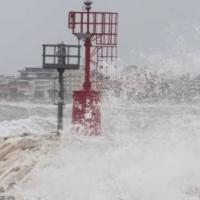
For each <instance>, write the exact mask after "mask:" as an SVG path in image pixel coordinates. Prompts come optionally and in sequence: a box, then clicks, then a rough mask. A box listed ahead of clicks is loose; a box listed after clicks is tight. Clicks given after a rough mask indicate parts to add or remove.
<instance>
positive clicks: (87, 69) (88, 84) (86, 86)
mask: <svg viewBox="0 0 200 200" xmlns="http://www.w3.org/2000/svg"><path fill="white" fill-rule="evenodd" d="M84 4H85V8H86V10H87V33H90V9H91V5H92V2H90V1H87V2H84ZM90 48H91V38H90V37H89V38H86V39H85V83H84V84H83V88H84V89H90V88H91V82H90Z"/></svg>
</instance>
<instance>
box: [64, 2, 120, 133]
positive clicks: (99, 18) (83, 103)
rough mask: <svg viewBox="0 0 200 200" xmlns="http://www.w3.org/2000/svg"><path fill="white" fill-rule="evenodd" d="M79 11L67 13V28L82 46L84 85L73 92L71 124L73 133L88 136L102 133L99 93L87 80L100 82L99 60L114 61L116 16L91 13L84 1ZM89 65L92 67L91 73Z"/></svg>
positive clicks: (115, 53)
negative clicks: (77, 132) (93, 67)
mask: <svg viewBox="0 0 200 200" xmlns="http://www.w3.org/2000/svg"><path fill="white" fill-rule="evenodd" d="M84 4H85V6H84V10H85V11H82V12H75V11H71V12H69V16H68V28H69V29H72V33H73V34H74V35H75V36H76V37H77V38H78V39H79V40H81V41H83V42H84V46H85V82H84V84H83V89H82V90H79V91H74V94H73V98H74V99H73V111H72V124H73V127H74V128H73V130H76V131H78V130H79V129H80V128H82V129H80V130H82V131H84V132H85V133H89V134H90V135H99V134H100V133H101V130H100V129H101V113H100V106H99V105H100V98H101V93H100V91H96V90H94V89H91V80H90V78H91V77H92V76H94V75H96V81H97V82H100V81H101V80H99V78H98V77H99V76H98V74H99V72H98V71H99V68H101V67H102V61H105V62H116V60H117V35H118V13H115V12H91V11H90V10H91V5H92V2H90V1H89V0H88V1H87V2H84ZM91 66H95V69H93V70H94V71H93V72H91Z"/></svg>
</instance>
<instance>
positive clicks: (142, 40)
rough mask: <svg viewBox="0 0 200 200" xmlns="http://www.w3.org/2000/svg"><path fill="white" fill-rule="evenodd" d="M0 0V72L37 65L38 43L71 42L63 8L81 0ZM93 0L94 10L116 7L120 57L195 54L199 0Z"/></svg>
mask: <svg viewBox="0 0 200 200" xmlns="http://www.w3.org/2000/svg"><path fill="white" fill-rule="evenodd" d="M0 1H1V6H0V24H1V37H0V74H7V75H12V74H15V73H16V71H17V70H18V69H20V68H22V67H41V63H42V57H41V54H42V47H41V44H43V43H58V42H60V41H65V42H66V43H72V42H73V43H76V39H75V37H74V36H73V35H71V31H70V30H68V28H67V14H68V11H70V10H77V11H78V10H81V7H82V5H83V0H71V1H70V0H17V1H16V0H6V1H4V0H0ZM93 2H94V4H93V7H94V9H95V10H101V11H105V10H106V11H118V12H119V57H120V58H122V59H123V60H125V61H126V63H129V64H130V63H134V64H137V63H138V64H141V65H145V64H147V65H148V64H149V63H151V64H152V63H153V64H155V63H156V62H157V63H158V62H160V61H158V60H159V59H158V58H157V57H158V55H159V56H160V60H163V59H164V58H166V59H168V60H169V57H170V56H172V57H173V58H172V60H173V59H175V60H177V59H178V61H176V62H179V64H180V62H187V64H188V65H189V64H190V62H192V61H193V60H195V59H194V58H192V61H191V58H190V60H189V61H184V60H183V58H184V55H186V54H187V55H188V53H189V54H197V55H199V56H200V54H198V53H197V52H198V51H199V50H198V48H200V35H199V32H200V30H199V27H200V25H199V20H200V14H199V11H200V9H199V8H200V7H199V6H200V1H199V0H123V1H120V0H94V1H93ZM180 37H181V38H180ZM183 46H184V48H185V46H187V48H186V50H184V52H183V50H180V48H181V49H183ZM180 51H181V52H180ZM177 52H178V53H177ZM199 53H200V51H199ZM177 54H178V55H177ZM138 55H139V56H138ZM142 55H143V56H144V57H145V58H144V59H142ZM150 55H151V56H150ZM155 55H157V57H156V56H155ZM155 57H156V58H155ZM180 57H181V58H180ZM197 57H198V56H197ZM170 58H171V57H170ZM195 58H196V57H195ZM150 61H151V62H150ZM170 62H171V61H170ZM174 62H175V61H174ZM174 62H173V63H174ZM176 62H175V63H176ZM194 63H195V62H194ZM197 63H198V62H197V61H196V63H195V64H196V65H195V66H197ZM153 64H152V65H153ZM155 65H156V64H155ZM180 65H182V64H180ZM164 67H165V66H164ZM194 68H195V69H197V67H194ZM199 68H200V67H199Z"/></svg>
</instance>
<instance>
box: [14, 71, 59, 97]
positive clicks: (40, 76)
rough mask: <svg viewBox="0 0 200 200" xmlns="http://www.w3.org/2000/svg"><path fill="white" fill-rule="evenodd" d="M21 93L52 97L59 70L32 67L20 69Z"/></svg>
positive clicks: (29, 95)
mask: <svg viewBox="0 0 200 200" xmlns="http://www.w3.org/2000/svg"><path fill="white" fill-rule="evenodd" d="M18 72H19V76H18V86H19V87H18V88H19V93H20V94H21V95H24V96H26V97H35V98H39V99H41V98H50V96H51V93H52V90H53V85H54V79H55V78H56V76H57V71H56V70H54V69H43V68H38V67H30V68H25V69H22V70H19V71H18Z"/></svg>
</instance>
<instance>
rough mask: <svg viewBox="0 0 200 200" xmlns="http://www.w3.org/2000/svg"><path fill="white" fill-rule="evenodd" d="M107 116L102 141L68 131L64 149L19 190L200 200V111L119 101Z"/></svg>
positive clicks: (107, 198) (106, 109)
mask: <svg viewBox="0 0 200 200" xmlns="http://www.w3.org/2000/svg"><path fill="white" fill-rule="evenodd" d="M102 114H103V116H102V117H103V135H102V136H100V137H82V136H71V135H70V134H69V130H70V128H69V127H67V128H66V129H65V132H64V133H63V134H64V135H65V136H64V138H63V141H62V142H61V145H60V148H59V149H58V150H57V151H56V152H55V153H54V154H52V155H51V156H50V157H48V158H47V159H46V160H44V161H43V163H42V164H41V165H40V166H38V167H37V168H36V169H35V170H34V171H33V172H32V173H31V174H30V177H29V178H32V181H31V182H29V183H26V182H24V183H21V185H20V184H19V186H18V187H17V190H18V191H19V192H20V193H21V194H23V196H27V197H29V198H30V197H32V199H39V198H41V197H44V199H52V200H55V199H59V200H66V199H67V200H82V199H87V200H94V199H95V200H102V199H104V200H118V199H122V200H130V199H131V200H160V199H162V200H197V199H199V198H200V137H199V135H200V134H199V130H200V123H199V122H200V107H195V106H194V107H191V106H188V107H187V106H167V105H166V106H161V105H160V106H156V105H153V106H151V105H142V106H140V105H132V106H125V105H124V106H121V103H119V102H117V101H115V103H113V104H112V105H111V104H104V105H103V106H102ZM69 123H70V121H68V125H69ZM30 199H31V198H30Z"/></svg>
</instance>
